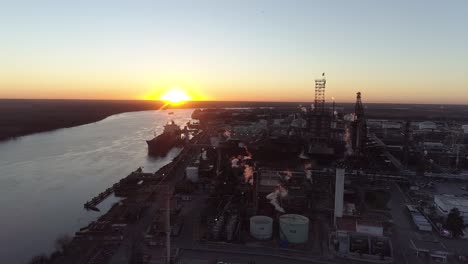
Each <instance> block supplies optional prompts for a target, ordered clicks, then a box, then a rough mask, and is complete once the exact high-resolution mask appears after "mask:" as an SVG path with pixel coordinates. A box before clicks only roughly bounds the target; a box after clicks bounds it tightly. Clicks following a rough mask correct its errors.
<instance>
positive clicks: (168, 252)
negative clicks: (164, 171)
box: [166, 186, 171, 264]
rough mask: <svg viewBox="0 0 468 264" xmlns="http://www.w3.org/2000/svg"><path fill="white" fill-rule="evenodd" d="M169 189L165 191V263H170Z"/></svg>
mask: <svg viewBox="0 0 468 264" xmlns="http://www.w3.org/2000/svg"><path fill="white" fill-rule="evenodd" d="M169 190H170V188H169V186H167V189H166V250H167V252H166V254H167V256H166V263H167V264H169V263H171V194H170V191H169Z"/></svg>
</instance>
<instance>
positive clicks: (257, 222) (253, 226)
mask: <svg viewBox="0 0 468 264" xmlns="http://www.w3.org/2000/svg"><path fill="white" fill-rule="evenodd" d="M272 234H273V219H272V218H271V217H268V216H264V215H256V216H252V217H251V218H250V235H252V236H253V237H254V238H256V239H258V240H267V239H271V237H272Z"/></svg>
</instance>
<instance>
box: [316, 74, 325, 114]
mask: <svg viewBox="0 0 468 264" xmlns="http://www.w3.org/2000/svg"><path fill="white" fill-rule="evenodd" d="M322 77H323V78H322V79H315V102H314V110H315V111H317V112H324V111H325V84H326V83H327V80H326V79H325V73H322Z"/></svg>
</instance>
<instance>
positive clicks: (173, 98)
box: [161, 89, 190, 103]
mask: <svg viewBox="0 0 468 264" xmlns="http://www.w3.org/2000/svg"><path fill="white" fill-rule="evenodd" d="M161 99H162V100H164V101H167V102H169V103H181V102H184V101H189V100H190V96H189V95H188V94H187V93H186V92H184V91H182V90H180V89H173V90H170V91H168V92H167V93H165V94H163V95H162V96H161Z"/></svg>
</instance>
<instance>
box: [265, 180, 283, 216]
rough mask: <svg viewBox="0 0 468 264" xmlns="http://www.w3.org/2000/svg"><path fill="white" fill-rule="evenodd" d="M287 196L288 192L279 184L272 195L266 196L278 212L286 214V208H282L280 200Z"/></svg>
mask: <svg viewBox="0 0 468 264" xmlns="http://www.w3.org/2000/svg"><path fill="white" fill-rule="evenodd" d="M286 196H288V190H286V188H284V187H283V186H282V185H280V184H279V185H278V186H277V187H276V189H275V190H274V191H273V192H272V193H270V194H268V195H267V196H266V198H267V199H268V200H269V201H270V204H271V205H273V207H275V210H276V211H278V212H281V213H284V212H285V211H284V208H283V207H281V206H280V204H279V201H278V198H284V197H286Z"/></svg>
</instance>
